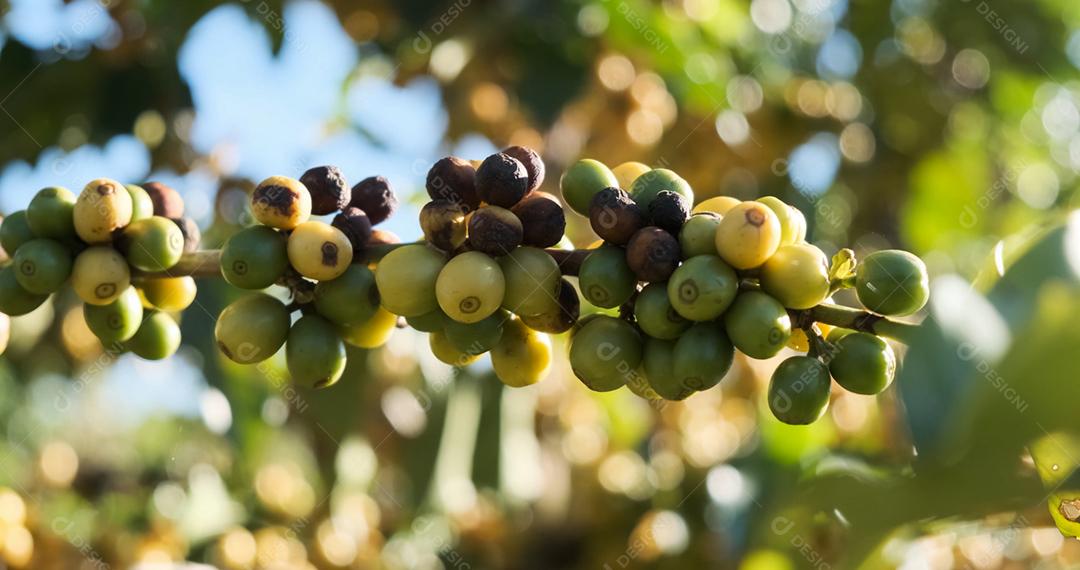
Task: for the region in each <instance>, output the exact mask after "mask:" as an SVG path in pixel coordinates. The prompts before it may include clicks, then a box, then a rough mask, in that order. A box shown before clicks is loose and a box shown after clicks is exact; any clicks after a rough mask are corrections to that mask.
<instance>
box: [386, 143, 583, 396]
mask: <svg viewBox="0 0 1080 570" xmlns="http://www.w3.org/2000/svg"><path fill="white" fill-rule="evenodd" d="M543 181H544V163H543V161H541V159H540V156H539V155H538V154H537V153H536V152H535V151H533V150H531V149H528V148H525V147H520V146H518V147H510V148H507V149H505V150H503V151H502V152H499V153H496V154H493V155H491V156H489V157H487V158H486V159H484V160H483V161H476V162H473V161H468V160H465V159H461V158H457V157H453V156H450V157H446V158H443V159H441V160H439V161H437V162H436V163H435V164H434V165H433V166H432V167H431V170H430V171H429V172H428V175H427V181H426V184H425V186H426V188H427V192H428V194H429V196H430V197H431V201H430V202H428V203H427V204H426V205H424V207H423V208H422V209H421V211H420V226H421V228H422V230H423V232H424V237H425V243H418V244H411V245H406V246H403V247H401V248H399V249H396V250H394V251H393V252H391V253H390V254H388V255H386V256H385V257H383V258H382V260H380V261H379V264H378V266H377V268H376V270H375V282H376V284H377V286H378V290H379V295H380V297H381V299H382V305H383V307H384V308H386V309H387V310H389V311H390V312H392V313H393V314H395V315H400V316H402V317H404V318H405V319H406V322H408V323H409V325H410V326H412V327H413V328H415V329H417V330H420V331H423V332H427V333H429V342H430V344H431V350H432V352H433V353H434V355H435V356H436V357H437V358H438V359H440V360H442V361H443V362H446V363H448V364H453V365H457V366H462V365H465V364H468V363H470V362H472V361H474V360H476V359H478V358H479V357H480V356H481V355H483V354H484V353H486V352H490V353H491V361H492V367H493V368H494V370H495V374H496V375H497V376H498V377H499V379H500V380H502V381H503V382H504V383H506V384H507V385H509V386H526V385H529V384H534V383H536V382H538V381H539V380H540V379H541V378H543V376H544V374H545V373H546V372H547V370H548V368H549V366H550V364H551V341H550V339H549V338H548V336H547V335H548V334H549V333H561V332H565V331H567V330H569V329H570V327H571V326H573V323H574V322H575V321H576V320H577V315H578V310H579V300H578V297H577V292H576V291H575V289H574V288H573V286H572V285H571V284H570V283H569V282H567V281H566V280H564V279H563V278H562V273H561V271H560V270H559V266H558V264H557V263H556V262H555V260H554V259H553V258H552V257H551V256H550V255H548V254H547V252H545V251H544V249H543V248H545V247H549V246H553V245H555V244H557V243H559V242H560V241H561V240H562V237H563V230H564V229H565V227H566V217H565V215H564V213H563V209H562V206H561V205H560V203H559V201H558V199H557V198H555V197H554V196H551V195H550V194H546V193H544V192H541V191H540V190H539V189H538V188H539V187H540V185H541V184H542V183H543Z"/></svg>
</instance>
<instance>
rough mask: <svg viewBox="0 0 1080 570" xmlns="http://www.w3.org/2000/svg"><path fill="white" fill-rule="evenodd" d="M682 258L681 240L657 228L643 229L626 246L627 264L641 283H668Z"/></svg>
mask: <svg viewBox="0 0 1080 570" xmlns="http://www.w3.org/2000/svg"><path fill="white" fill-rule="evenodd" d="M680 257H681V253H680V249H679V240H677V239H675V237H674V236H672V235H671V234H669V233H668V232H666V231H664V230H662V229H660V228H658V227H656V226H649V227H647V228H642V229H641V230H639V231H638V232H637V233H636V234H634V237H632V238H630V243H628V244H627V245H626V262H627V264H628V265H630V269H631V270H633V272H634V275H636V276H637V278H638V280H640V281H649V282H658V281H666V280H667V278H668V277H671V274H672V273H673V272H674V271H675V268H676V267H678V266H679V258H680Z"/></svg>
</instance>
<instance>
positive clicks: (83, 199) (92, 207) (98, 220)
mask: <svg viewBox="0 0 1080 570" xmlns="http://www.w3.org/2000/svg"><path fill="white" fill-rule="evenodd" d="M132 208H133V205H132V201H131V194H129V193H128V191H127V188H124V185H123V184H120V183H119V182H117V181H115V180H111V179H109V178H98V179H96V180H91V181H90V183H89V184H87V185H86V187H85V188H83V191H82V193H81V194H79V198H78V199H77V200H76V201H75V210H74V213H73V220H74V222H75V233H76V234H78V236H79V238H80V239H82V240H83V241H85V242H86V243H89V244H97V243H109V242H110V241H112V239H113V232H115V231H116V230H119V229H120V228H123V227H125V226H127V225H128V224H129V223H131V213H132ZM12 253H14V252H12Z"/></svg>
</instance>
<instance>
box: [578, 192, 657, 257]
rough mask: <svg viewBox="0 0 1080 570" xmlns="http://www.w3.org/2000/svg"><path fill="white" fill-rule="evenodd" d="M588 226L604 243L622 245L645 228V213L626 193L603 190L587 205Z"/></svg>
mask: <svg viewBox="0 0 1080 570" xmlns="http://www.w3.org/2000/svg"><path fill="white" fill-rule="evenodd" d="M589 225H591V226H592V229H593V231H594V232H596V235H598V236H600V237H601V238H602V239H603V240H604V241H606V242H608V243H613V244H617V245H623V244H625V243H626V242H628V241H630V238H631V236H633V235H634V233H635V232H637V231H638V230H640V229H641V228H643V227H645V212H644V211H643V210H642V209H641V206H638V205H637V203H636V202H634V200H633V198H631V197H630V195H629V194H627V193H626V192H624V191H622V190H620V189H618V188H614V187H610V188H604V189H603V190H601V191H599V192H597V193H596V195H595V196H593V198H592V202H590V203H589Z"/></svg>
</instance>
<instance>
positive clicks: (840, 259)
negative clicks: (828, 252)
mask: <svg viewBox="0 0 1080 570" xmlns="http://www.w3.org/2000/svg"><path fill="white" fill-rule="evenodd" d="M854 279H855V252H854V251H851V250H850V249H848V248H846V247H845V248H844V249H841V250H840V251H838V252H836V255H834V256H833V258H832V265H831V266H829V281H830V282H831V283H832V284H833V288H834V289H839V288H841V287H850V286H852V285H853V284H854V282H853V280H854Z"/></svg>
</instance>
